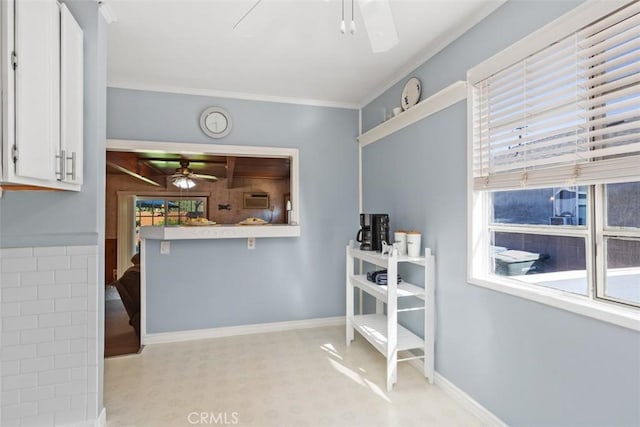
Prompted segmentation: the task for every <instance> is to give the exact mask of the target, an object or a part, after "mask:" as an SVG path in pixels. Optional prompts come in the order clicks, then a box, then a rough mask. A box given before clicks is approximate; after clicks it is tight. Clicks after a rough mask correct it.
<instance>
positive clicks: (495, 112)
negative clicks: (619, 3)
mask: <svg viewBox="0 0 640 427" xmlns="http://www.w3.org/2000/svg"><path fill="white" fill-rule="evenodd" d="M472 105H473V106H472V108H473V153H472V156H473V158H472V162H473V176H474V189H476V190H483V189H485V190H492V189H496V190H497V189H513V188H521V187H549V186H554V185H567V184H572V185H574V184H592V183H608V182H621V181H637V180H640V1H636V2H633V3H631V4H629V5H628V6H626V7H624V8H622V9H620V10H618V11H616V12H614V13H611V14H610V15H608V16H606V17H604V18H602V19H600V20H598V21H596V22H593V23H591V24H590V25H587V26H586V27H584V28H582V29H580V30H578V31H577V32H574V33H572V34H570V35H567V36H566V37H564V38H563V39H561V40H558V41H557V42H556V43H553V44H551V45H550V46H547V47H546V48H544V49H542V50H540V51H538V52H536V53H534V54H532V55H529V56H528V57H526V58H524V59H523V60H521V61H519V62H517V63H515V64H513V65H512V66H510V67H508V68H505V69H503V70H501V71H498V72H496V73H494V74H492V75H491V76H489V77H487V78H485V79H483V80H481V81H479V82H477V83H476V84H474V85H473V104H472Z"/></svg>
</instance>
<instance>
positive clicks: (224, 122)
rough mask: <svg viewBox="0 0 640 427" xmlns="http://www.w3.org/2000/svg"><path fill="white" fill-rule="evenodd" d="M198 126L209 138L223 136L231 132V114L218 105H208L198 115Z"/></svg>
mask: <svg viewBox="0 0 640 427" xmlns="http://www.w3.org/2000/svg"><path fill="white" fill-rule="evenodd" d="M200 128H201V129H202V131H203V132H204V133H205V134H206V135H207V136H209V137H211V138H223V137H225V136H227V135H229V132H231V116H230V115H229V112H227V110H225V109H224V108H220V107H209V108H207V109H206V110H204V111H203V112H202V114H201V115H200Z"/></svg>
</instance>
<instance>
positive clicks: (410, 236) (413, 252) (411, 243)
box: [407, 231, 422, 258]
mask: <svg viewBox="0 0 640 427" xmlns="http://www.w3.org/2000/svg"><path fill="white" fill-rule="evenodd" d="M421 241H422V234H420V233H418V232H417V231H407V255H409V256H410V257H411V258H417V257H419V256H420V244H421Z"/></svg>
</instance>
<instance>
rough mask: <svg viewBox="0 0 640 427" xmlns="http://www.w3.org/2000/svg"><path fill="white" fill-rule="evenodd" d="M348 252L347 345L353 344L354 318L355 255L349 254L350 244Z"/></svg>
mask: <svg viewBox="0 0 640 427" xmlns="http://www.w3.org/2000/svg"><path fill="white" fill-rule="evenodd" d="M346 254H347V260H346V261H347V276H346V281H347V286H346V288H347V309H346V317H347V319H346V324H347V331H346V338H347V345H348V346H349V345H351V341H353V322H352V320H351V319H353V305H354V304H353V285H352V284H351V279H350V278H351V276H353V257H352V256H351V255H349V246H347V250H346Z"/></svg>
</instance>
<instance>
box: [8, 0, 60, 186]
mask: <svg viewBox="0 0 640 427" xmlns="http://www.w3.org/2000/svg"><path fill="white" fill-rule="evenodd" d="M59 14H60V10H59V9H58V5H57V3H56V0H37V1H16V2H15V26H16V27H15V59H16V64H17V67H16V68H15V114H16V116H15V146H16V148H17V153H18V160H17V161H16V165H15V166H16V169H15V173H16V175H18V176H21V177H25V178H36V179H42V180H48V179H51V178H52V177H54V176H55V156H56V151H57V150H56V147H57V146H59V145H60V84H59V81H60V43H59V39H60V37H59V35H58V34H59V32H60V19H58V15H59Z"/></svg>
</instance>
